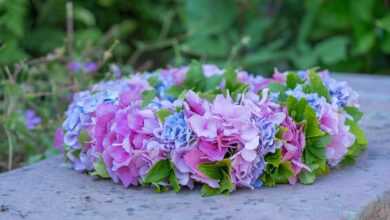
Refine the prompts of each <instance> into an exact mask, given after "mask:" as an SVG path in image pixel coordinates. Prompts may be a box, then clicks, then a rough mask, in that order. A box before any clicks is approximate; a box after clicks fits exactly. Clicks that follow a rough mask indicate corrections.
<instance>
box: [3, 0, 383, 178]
mask: <svg viewBox="0 0 390 220" xmlns="http://www.w3.org/2000/svg"><path fill="white" fill-rule="evenodd" d="M66 3H67V1H65V0H13V1H7V0H0V67H1V68H0V77H1V78H0V80H1V81H0V82H1V84H0V104H1V105H0V116H1V118H0V124H2V127H0V138H1V140H7V141H2V142H1V143H0V171H1V170H5V169H6V168H7V167H10V165H11V168H12V167H15V166H17V165H19V164H20V163H24V162H34V161H36V160H39V159H42V158H45V157H46V156H49V155H52V154H54V153H55V152H54V151H53V150H52V148H51V146H52V135H53V133H54V130H55V128H56V127H57V126H59V122H60V120H61V119H62V118H61V117H62V113H63V111H64V110H65V108H66V105H67V104H68V103H69V101H70V98H71V93H72V92H75V91H78V90H80V89H83V88H85V87H87V86H88V85H90V84H91V83H94V82H96V81H97V80H101V79H109V78H114V77H115V76H114V75H115V74H111V73H109V72H113V68H114V67H116V66H112V65H109V64H107V63H108V62H111V63H115V64H120V65H119V66H120V67H121V68H122V70H121V72H122V75H126V74H131V73H132V72H133V70H148V69H153V68H160V67H163V66H166V65H181V64H187V63H188V62H189V60H191V59H200V60H202V61H204V62H210V63H216V64H219V65H224V64H226V63H231V64H234V65H236V66H240V67H243V68H244V69H247V70H250V71H251V72H253V73H256V74H261V73H269V72H271V71H272V70H273V68H274V67H278V68H279V69H282V70H286V69H302V68H308V67H312V66H321V67H323V68H328V69H330V70H331V71H341V72H366V73H380V74H385V73H390V65H389V63H390V62H389V61H390V2H389V1H388V0H343V1H340V0H211V1H210V0H142V1H140V0H138V1H136V0H96V1H95V0H78V1H73V3H74V4H73V5H74V10H68V11H67V10H66ZM72 11H73V19H71V20H72V21H74V29H69V28H68V29H67V21H69V19H68V20H67V16H68V15H69V12H72ZM68 23H69V22H68ZM72 36H73V37H72ZM70 62H80V63H85V62H93V63H95V64H96V65H97V70H96V71H85V70H83V69H81V70H78V71H73V72H71V71H70V69H69V67H68V66H67V65H68V64H69V63H70ZM88 72H89V73H88ZM27 109H32V110H34V111H35V112H36V114H37V115H38V117H40V118H41V119H42V122H41V123H40V124H39V125H38V126H37V127H35V128H34V129H28V128H27V127H26V118H25V116H24V113H25V111H26V110H27ZM11 162H12V163H11Z"/></svg>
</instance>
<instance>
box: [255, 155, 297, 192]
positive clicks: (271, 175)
mask: <svg viewBox="0 0 390 220" xmlns="http://www.w3.org/2000/svg"><path fill="white" fill-rule="evenodd" d="M265 162H266V167H265V170H264V172H263V175H262V176H261V180H262V182H263V184H264V185H265V186H269V187H272V186H275V185H276V184H280V183H288V179H289V177H291V176H293V174H294V171H293V169H292V166H291V162H290V161H282V154H281V151H280V149H278V150H276V152H275V153H273V154H267V155H266V156H265Z"/></svg>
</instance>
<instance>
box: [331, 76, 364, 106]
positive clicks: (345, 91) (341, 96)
mask: <svg viewBox="0 0 390 220" xmlns="http://www.w3.org/2000/svg"><path fill="white" fill-rule="evenodd" d="M324 82H325V86H326V87H327V88H328V90H329V94H330V96H331V98H332V104H335V105H336V106H338V107H345V106H347V105H350V106H356V105H357V103H358V94H357V93H356V91H354V90H352V88H351V87H349V86H348V85H347V83H346V82H339V81H336V80H334V79H332V78H330V77H329V76H328V77H325V78H324Z"/></svg>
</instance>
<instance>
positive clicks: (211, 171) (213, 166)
mask: <svg viewBox="0 0 390 220" xmlns="http://www.w3.org/2000/svg"><path fill="white" fill-rule="evenodd" d="M198 169H199V170H200V171H201V172H202V173H203V174H204V175H206V176H208V177H210V178H211V179H216V180H219V179H222V177H223V174H222V173H223V172H224V171H225V172H230V169H231V162H230V160H228V159H225V160H221V161H218V162H216V163H203V164H200V165H199V167H198Z"/></svg>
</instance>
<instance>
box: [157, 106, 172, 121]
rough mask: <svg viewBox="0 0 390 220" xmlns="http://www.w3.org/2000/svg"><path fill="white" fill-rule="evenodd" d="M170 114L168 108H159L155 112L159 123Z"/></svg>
mask: <svg viewBox="0 0 390 220" xmlns="http://www.w3.org/2000/svg"><path fill="white" fill-rule="evenodd" d="M171 114H172V112H171V111H169V110H168V109H165V108H163V109H160V110H159V111H157V112H156V115H157V117H158V119H159V120H160V122H161V123H164V122H165V119H166V118H167V117H168V116H170V115H171Z"/></svg>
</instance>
